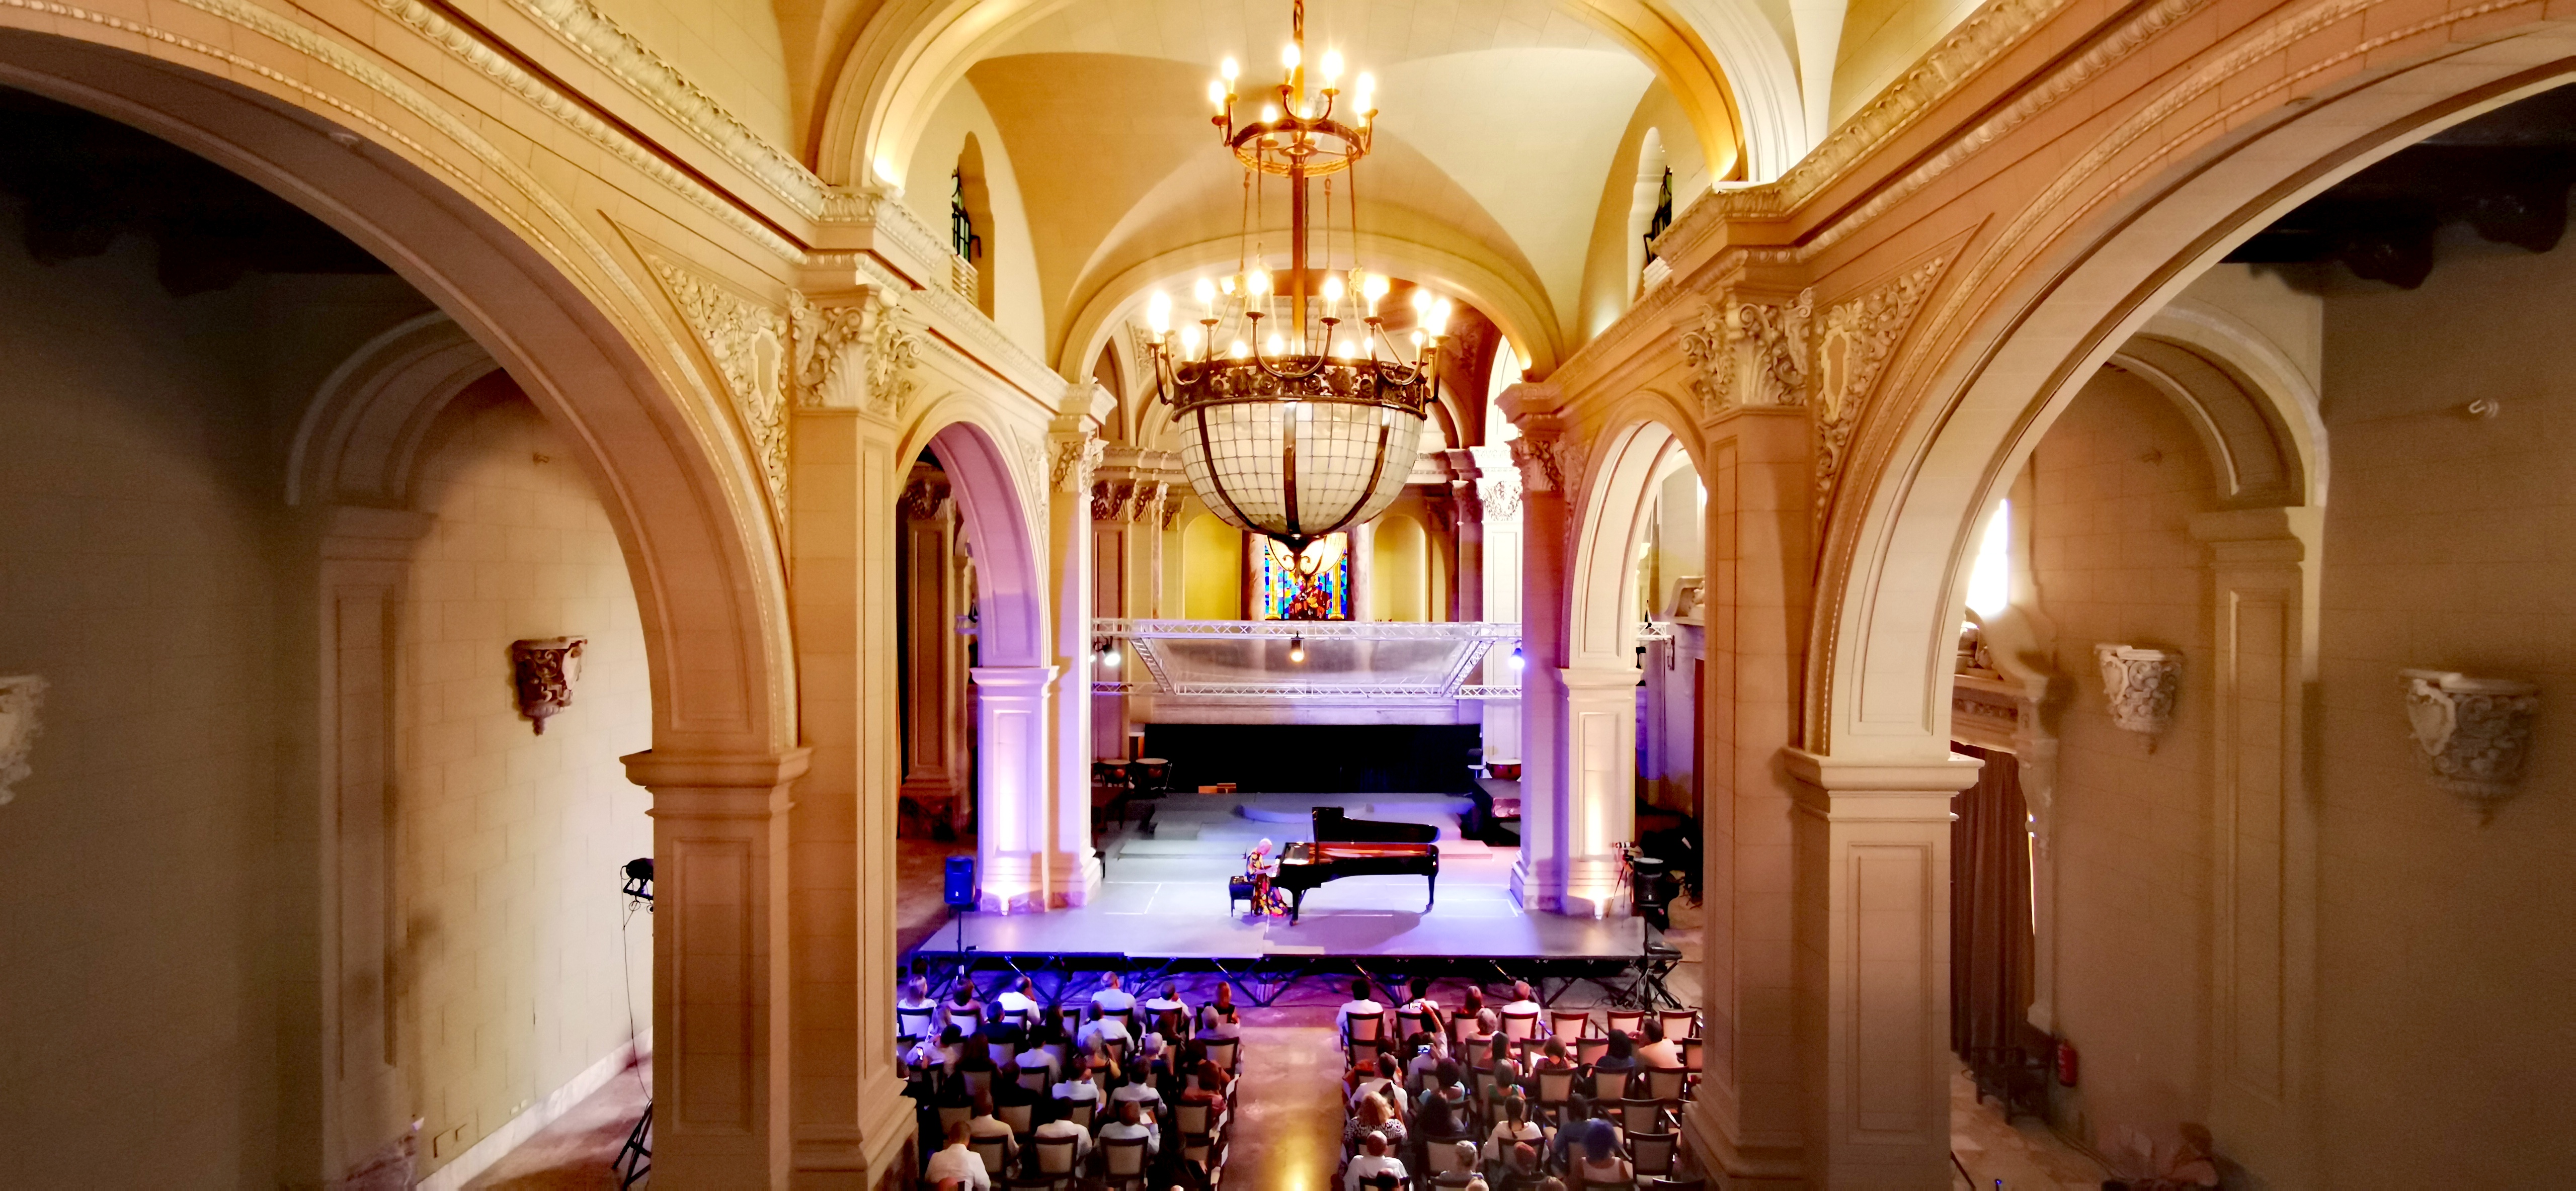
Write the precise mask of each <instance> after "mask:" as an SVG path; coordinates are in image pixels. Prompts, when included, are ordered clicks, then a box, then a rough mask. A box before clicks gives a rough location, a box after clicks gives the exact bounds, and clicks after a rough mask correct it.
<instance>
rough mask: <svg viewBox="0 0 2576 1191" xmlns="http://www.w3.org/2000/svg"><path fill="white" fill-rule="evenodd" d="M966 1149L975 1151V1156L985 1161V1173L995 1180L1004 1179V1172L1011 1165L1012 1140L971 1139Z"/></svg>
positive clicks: (1005, 1138) (1002, 1138) (995, 1138)
mask: <svg viewBox="0 0 2576 1191" xmlns="http://www.w3.org/2000/svg"><path fill="white" fill-rule="evenodd" d="M966 1148H967V1149H970V1150H973V1151H975V1156H976V1157H978V1158H981V1159H983V1160H984V1173H986V1174H989V1175H991V1176H993V1177H995V1178H1000V1177H1002V1172H1003V1170H1004V1169H1005V1168H1007V1167H1008V1166H1010V1164H1011V1154H1010V1148H1011V1139H1010V1138H1007V1137H975V1138H969V1139H967V1142H966Z"/></svg>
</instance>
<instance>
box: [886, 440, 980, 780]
mask: <svg viewBox="0 0 2576 1191" xmlns="http://www.w3.org/2000/svg"><path fill="white" fill-rule="evenodd" d="M901 545H902V550H903V561H902V571H901V574H902V576H903V582H904V585H905V592H904V597H905V598H904V607H903V614H904V622H903V628H902V632H903V657H904V667H903V692H904V700H903V706H904V724H903V728H904V772H903V796H904V797H906V798H908V799H911V800H912V802H913V803H914V805H917V806H919V807H921V808H922V809H923V810H924V811H927V812H929V813H931V814H933V815H935V816H937V817H939V818H941V819H943V820H945V821H946V822H947V823H948V824H949V825H950V826H951V827H956V828H960V829H964V828H966V827H968V826H969V824H970V823H971V820H972V818H973V804H972V803H971V802H970V801H969V800H968V798H967V797H966V794H967V790H966V770H967V760H966V740H965V731H964V725H965V722H966V666H965V662H966V659H965V653H964V651H963V650H962V649H960V648H959V647H958V645H959V642H958V637H957V618H958V617H959V616H961V615H963V614H964V613H965V611H966V604H965V593H964V592H962V591H960V590H959V589H958V587H957V584H956V582H955V580H956V577H957V575H956V571H957V564H956V552H957V506H956V502H954V501H952V500H950V499H949V495H948V482H947V481H946V480H945V479H943V478H940V477H939V476H938V475H937V474H936V473H933V472H931V471H929V469H927V468H922V467H918V466H916V467H915V468H914V469H913V474H912V477H911V481H910V482H909V483H907V484H906V485H905V486H904V491H903V531H902V543H901Z"/></svg>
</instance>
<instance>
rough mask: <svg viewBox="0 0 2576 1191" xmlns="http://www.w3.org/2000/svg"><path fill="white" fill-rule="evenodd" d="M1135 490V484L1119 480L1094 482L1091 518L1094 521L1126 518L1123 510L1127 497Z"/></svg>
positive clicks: (1092, 486)
mask: <svg viewBox="0 0 2576 1191" xmlns="http://www.w3.org/2000/svg"><path fill="white" fill-rule="evenodd" d="M1135 490H1136V486H1135V485H1134V484H1130V483H1126V482H1123V481H1119V480H1100V481H1096V482H1094V483H1093V484H1092V485H1091V519H1092V520H1094V521H1123V520H1125V519H1126V517H1125V515H1124V514H1123V512H1122V510H1124V509H1125V508H1126V505H1127V498H1128V497H1129V496H1130V495H1132V494H1133V493H1134V492H1135Z"/></svg>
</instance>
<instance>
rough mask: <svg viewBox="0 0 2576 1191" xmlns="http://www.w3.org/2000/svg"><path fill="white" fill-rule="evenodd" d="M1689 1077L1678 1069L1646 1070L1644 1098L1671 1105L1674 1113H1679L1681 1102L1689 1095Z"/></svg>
mask: <svg viewBox="0 0 2576 1191" xmlns="http://www.w3.org/2000/svg"><path fill="white" fill-rule="evenodd" d="M1689 1075H1690V1073H1689V1072H1687V1071H1684V1070H1682V1069H1681V1068H1679V1067H1648V1068H1646V1098H1647V1099H1649V1100H1654V1101H1658V1102H1660V1103H1664V1104H1670V1105H1673V1106H1674V1111H1676V1112H1678V1111H1680V1106H1681V1102H1682V1100H1683V1099H1684V1098H1685V1097H1687V1096H1688V1095H1689V1093H1690V1089H1689V1087H1688V1086H1687V1078H1688V1076H1689Z"/></svg>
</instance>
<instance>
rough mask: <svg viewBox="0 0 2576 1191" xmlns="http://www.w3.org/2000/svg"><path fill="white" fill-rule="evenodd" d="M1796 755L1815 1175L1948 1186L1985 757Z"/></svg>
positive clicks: (1825, 1181) (1803, 1060) (1801, 1004)
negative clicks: (1962, 861)
mask: <svg viewBox="0 0 2576 1191" xmlns="http://www.w3.org/2000/svg"><path fill="white" fill-rule="evenodd" d="M1783 758H1784V760H1786V761H1787V763H1788V767H1789V772H1790V774H1791V776H1793V777H1795V778H1797V779H1798V786H1797V788H1796V791H1795V796H1796V798H1797V814H1796V815H1795V817H1794V819H1793V822H1792V825H1791V837H1792V862H1791V873H1792V880H1791V883H1792V885H1793V887H1794V889H1795V896H1794V908H1793V911H1792V914H1793V920H1794V922H1795V931H1796V935H1797V940H1798V944H1797V954H1796V957H1795V960H1794V966H1795V968H1796V988H1795V992H1794V994H1793V997H1792V1001H1793V1005H1794V1008H1793V1011H1792V1017H1793V1019H1794V1020H1795V1022H1796V1028H1797V1038H1798V1045H1797V1055H1798V1067H1799V1069H1800V1070H1801V1071H1802V1072H1803V1073H1804V1074H1805V1077H1806V1078H1805V1081H1804V1082H1805V1093H1804V1103H1803V1111H1802V1113H1801V1116H1802V1118H1803V1122H1804V1125H1805V1128H1804V1132H1805V1134H1806V1143H1807V1144H1806V1146H1805V1166H1806V1170H1805V1175H1806V1180H1807V1183H1808V1185H1810V1186H1815V1187H1873V1188H1877V1187H1886V1188H1907V1187H1913V1188H1922V1189H1923V1191H1936V1189H1940V1188H1947V1187H1948V1186H1949V1185H1950V1177H1951V1176H1950V1066H1949V1050H1950V1035H1949V1023H1950V896H1949V890H1950V800H1951V798H1952V797H1953V796H1955V795H1956V794H1957V793H1958V792H1959V791H1961V790H1964V789H1966V788H1968V787H1969V786H1971V785H1973V784H1975V782H1976V778H1977V770H1978V768H1979V765H1978V763H1977V762H1975V761H1972V760H1969V759H1967V758H1964V757H1956V756H1954V757H1952V758H1951V759H1950V760H1948V761H1946V762H1935V763H1930V764H1887V763H1857V762H1847V761H1837V760H1835V759H1833V758H1831V757H1819V756H1817V755H1815V754H1813V753H1809V752H1805V751H1802V750H1798V749H1786V750H1783Z"/></svg>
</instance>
